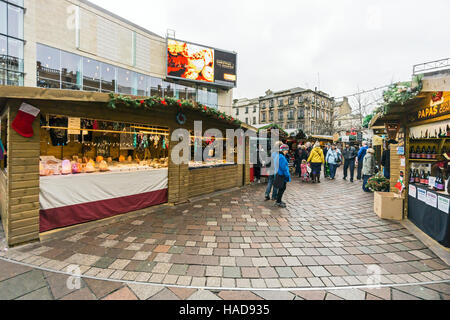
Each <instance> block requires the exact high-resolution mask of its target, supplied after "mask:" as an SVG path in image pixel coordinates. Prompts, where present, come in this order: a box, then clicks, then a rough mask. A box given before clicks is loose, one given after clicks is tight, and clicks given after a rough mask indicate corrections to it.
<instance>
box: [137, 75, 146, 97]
mask: <svg viewBox="0 0 450 320" xmlns="http://www.w3.org/2000/svg"><path fill="white" fill-rule="evenodd" d="M134 80H135V84H136V95H138V96H147V76H146V75H144V74H140V73H136V74H135V77H134Z"/></svg>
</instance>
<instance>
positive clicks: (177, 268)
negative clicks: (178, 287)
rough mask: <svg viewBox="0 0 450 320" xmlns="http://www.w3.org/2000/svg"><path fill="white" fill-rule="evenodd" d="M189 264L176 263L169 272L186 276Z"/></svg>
mask: <svg viewBox="0 0 450 320" xmlns="http://www.w3.org/2000/svg"><path fill="white" fill-rule="evenodd" d="M187 269H188V265H186V264H174V265H172V267H171V268H170V270H169V274H172V275H179V276H184V275H185V274H186V272H187Z"/></svg>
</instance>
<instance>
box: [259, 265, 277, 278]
mask: <svg viewBox="0 0 450 320" xmlns="http://www.w3.org/2000/svg"><path fill="white" fill-rule="evenodd" d="M258 271H259V274H260V276H261V278H276V277H278V274H277V272H276V270H275V268H272V267H259V268H258Z"/></svg>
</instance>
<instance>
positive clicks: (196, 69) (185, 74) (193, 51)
mask: <svg viewBox="0 0 450 320" xmlns="http://www.w3.org/2000/svg"><path fill="white" fill-rule="evenodd" d="M167 51H168V52H167V54H168V61H167V75H168V76H171V77H176V78H182V79H187V80H196V81H205V82H214V49H210V48H206V47H201V46H198V45H194V44H190V43H187V42H182V41H178V40H172V39H169V40H168V43H167Z"/></svg>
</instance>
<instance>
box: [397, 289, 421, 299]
mask: <svg viewBox="0 0 450 320" xmlns="http://www.w3.org/2000/svg"><path fill="white" fill-rule="evenodd" d="M391 290H392V291H391V292H392V300H421V299H420V298H418V297H415V296H412V295H410V294H407V293H404V292H402V291H399V290H397V289H394V288H392V289H391Z"/></svg>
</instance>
